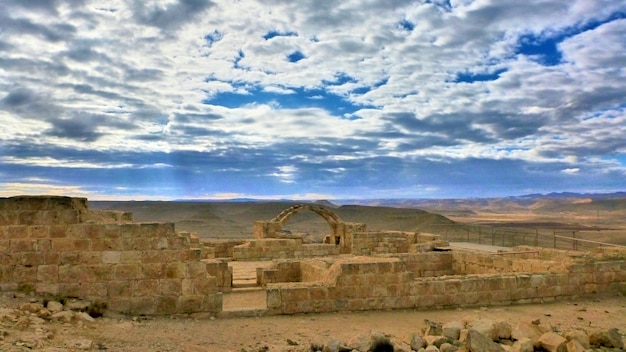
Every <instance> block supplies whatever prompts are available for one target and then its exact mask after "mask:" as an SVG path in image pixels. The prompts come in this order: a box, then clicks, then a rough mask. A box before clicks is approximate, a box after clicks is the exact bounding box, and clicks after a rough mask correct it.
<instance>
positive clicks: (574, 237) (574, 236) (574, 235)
mask: <svg viewBox="0 0 626 352" xmlns="http://www.w3.org/2000/svg"><path fill="white" fill-rule="evenodd" d="M572 246H573V248H574V250H575V251H577V250H578V241H576V231H572Z"/></svg>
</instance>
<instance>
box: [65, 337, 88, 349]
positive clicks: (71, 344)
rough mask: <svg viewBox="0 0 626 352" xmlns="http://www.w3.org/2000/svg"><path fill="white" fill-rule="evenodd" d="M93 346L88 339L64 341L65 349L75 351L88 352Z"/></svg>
mask: <svg viewBox="0 0 626 352" xmlns="http://www.w3.org/2000/svg"><path fill="white" fill-rule="evenodd" d="M92 345H93V341H91V340H88V339H76V340H68V341H65V347H67V348H74V349H77V350H89V349H91V346H92Z"/></svg>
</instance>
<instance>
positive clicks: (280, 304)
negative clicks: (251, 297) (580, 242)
mask: <svg viewBox="0 0 626 352" xmlns="http://www.w3.org/2000/svg"><path fill="white" fill-rule="evenodd" d="M257 277H258V281H259V282H260V283H262V284H264V285H265V287H266V288H267V309H268V311H269V312H270V314H294V313H302V312H333V311H344V310H373V309H397V308H418V309H433V308H456V307H471V306H479V305H508V304H520V303H539V302H549V301H553V300H556V299H562V298H567V297H578V296H584V295H591V294H596V293H607V292H621V293H622V294H626V251H624V250H622V251H617V252H615V251H613V252H611V251H610V250H603V249H602V248H600V249H598V250H597V252H596V253H587V254H583V253H580V252H574V253H570V252H565V251H557V250H543V249H541V250H539V249H533V250H528V249H526V248H517V249H516V250H515V251H513V252H511V253H502V254H500V253H498V254H478V253H467V252H462V251H461V252H427V253H406V254H396V255H377V256H370V257H360V256H356V257H354V256H351V257H345V258H341V257H335V258H324V259H307V260H301V261H293V260H292V261H281V262H277V263H275V265H274V267H273V268H270V269H261V270H258V272H257Z"/></svg>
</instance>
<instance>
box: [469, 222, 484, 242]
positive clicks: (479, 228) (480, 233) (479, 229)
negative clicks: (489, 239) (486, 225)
mask: <svg viewBox="0 0 626 352" xmlns="http://www.w3.org/2000/svg"><path fill="white" fill-rule="evenodd" d="M482 232H483V231H482V226H480V225H478V243H480V235H482ZM468 242H469V241H468Z"/></svg>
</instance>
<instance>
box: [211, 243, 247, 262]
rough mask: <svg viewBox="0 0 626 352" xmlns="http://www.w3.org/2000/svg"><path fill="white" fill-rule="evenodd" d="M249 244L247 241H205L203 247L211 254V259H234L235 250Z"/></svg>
mask: <svg viewBox="0 0 626 352" xmlns="http://www.w3.org/2000/svg"><path fill="white" fill-rule="evenodd" d="M246 242H248V241H247V240H220V241H213V240H203V241H202V245H203V246H204V248H206V249H207V250H208V251H210V252H211V253H210V254H209V255H210V256H211V258H232V257H233V248H235V247H236V246H239V245H242V244H244V243H246Z"/></svg>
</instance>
